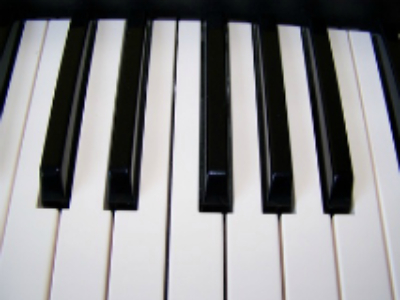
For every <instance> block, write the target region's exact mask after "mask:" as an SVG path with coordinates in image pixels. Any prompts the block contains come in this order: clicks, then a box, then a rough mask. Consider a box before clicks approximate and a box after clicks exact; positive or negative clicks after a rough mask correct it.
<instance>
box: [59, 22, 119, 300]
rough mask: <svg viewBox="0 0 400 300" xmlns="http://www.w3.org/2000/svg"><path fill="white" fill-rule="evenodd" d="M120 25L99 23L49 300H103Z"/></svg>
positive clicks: (106, 268) (109, 242)
mask: <svg viewBox="0 0 400 300" xmlns="http://www.w3.org/2000/svg"><path fill="white" fill-rule="evenodd" d="M124 24H125V22H124V21H99V23H98V29H97V33H96V41H95V45H94V49H93V58H92V64H91V70H90V75H89V82H88V90H87V95H86V101H85V111H84V114H83V118H82V124H81V126H82V127H81V133H80V142H79V148H78V156H77V161H76V168H75V178H74V186H73V190H72V196H71V204H70V209H66V210H63V211H62V213H61V217H60V229H59V234H58V240H57V249H56V254H55V263H54V273H53V285H52V289H51V299H57V300H58V299H68V300H69V299H85V300H86V299H91V300H96V299H105V298H106V296H107V283H108V265H109V252H110V244H111V230H112V212H111V211H107V210H104V209H103V206H104V197H105V182H106V173H107V167H108V156H109V148H110V146H109V145H110V142H111V129H112V121H113V112H114V102H115V94H116V86H117V78H118V71H119V62H120V54H121V49H122V40H123V33H124Z"/></svg>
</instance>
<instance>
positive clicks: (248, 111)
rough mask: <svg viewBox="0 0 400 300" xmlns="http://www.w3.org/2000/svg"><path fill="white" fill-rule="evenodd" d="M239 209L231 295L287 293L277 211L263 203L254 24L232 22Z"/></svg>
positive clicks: (233, 225) (231, 220)
mask: <svg viewBox="0 0 400 300" xmlns="http://www.w3.org/2000/svg"><path fill="white" fill-rule="evenodd" d="M229 42H230V43H229V55H230V70H231V103H232V104H231V105H232V108H231V110H232V137H233V147H232V149H233V188H234V191H233V195H234V200H233V203H234V209H233V213H232V214H228V215H227V216H226V226H227V228H226V230H227V261H228V265H227V273H228V274H227V276H228V299H229V300H232V299H282V283H281V264H280V261H281V260H280V245H279V229H278V217H277V216H276V215H273V214H272V215H271V214H263V213H262V208H261V181H260V165H259V164H260V159H259V147H258V130H257V112H256V91H255V78H254V66H253V61H254V59H253V46H252V45H253V43H252V33H251V25H243V24H234V23H231V24H229Z"/></svg>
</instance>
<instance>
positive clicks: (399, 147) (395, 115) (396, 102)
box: [372, 31, 400, 166]
mask: <svg viewBox="0 0 400 300" xmlns="http://www.w3.org/2000/svg"><path fill="white" fill-rule="evenodd" d="M372 38H373V39H372V40H373V44H374V48H375V56H376V60H377V63H378V68H379V73H380V76H381V81H382V86H383V91H384V93H385V99H386V107H387V110H388V113H389V118H390V125H391V128H392V135H393V140H394V144H395V147H396V153H397V162H398V163H399V166H400V40H399V37H398V35H397V33H396V32H390V31H388V32H386V33H385V34H383V35H380V34H373V35H372Z"/></svg>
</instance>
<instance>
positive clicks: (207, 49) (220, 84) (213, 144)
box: [200, 21, 232, 212]
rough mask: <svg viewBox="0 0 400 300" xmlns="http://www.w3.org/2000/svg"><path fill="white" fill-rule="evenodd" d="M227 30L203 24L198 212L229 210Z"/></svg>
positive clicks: (229, 140)
mask: <svg viewBox="0 0 400 300" xmlns="http://www.w3.org/2000/svg"><path fill="white" fill-rule="evenodd" d="M227 39H228V36H227V27H226V24H224V23H223V22H218V21H213V22H210V21H208V22H207V23H203V24H202V71H201V72H202V74H201V77H202V85H201V93H202V94H201V132H200V136H201V137H200V138H201V141H200V211H203V212H231V211H232V193H231V191H232V185H231V182H232V179H231V128H230V96H229V88H228V87H229V82H228V78H229V70H228V61H229V60H228V52H227V50H228V49H227V45H228V43H227Z"/></svg>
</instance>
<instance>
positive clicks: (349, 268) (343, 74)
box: [329, 30, 391, 300]
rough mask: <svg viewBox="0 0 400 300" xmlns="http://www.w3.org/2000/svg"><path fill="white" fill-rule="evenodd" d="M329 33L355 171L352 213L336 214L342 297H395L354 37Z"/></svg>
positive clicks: (334, 220) (335, 223)
mask: <svg viewBox="0 0 400 300" xmlns="http://www.w3.org/2000/svg"><path fill="white" fill-rule="evenodd" d="M329 37H330V41H331V47H332V53H333V56H334V62H335V67H336V72H337V78H338V83H339V90H340V94H341V98H342V107H343V113H344V117H345V123H346V129H347V136H348V141H349V147H350V155H351V160H352V163H353V172H354V186H353V208H352V213H351V214H349V215H335V216H334V217H333V225H334V231H335V241H336V253H337V263H338V274H339V279H340V287H341V294H342V299H344V300H346V299H391V291H390V280H389V273H388V269H387V262H386V253H385V246H384V238H383V235H382V233H383V232H382V227H381V222H380V216H379V206H378V200H377V194H376V189H375V182H374V177H373V168H372V163H371V158H370V152H369V147H368V138H367V132H366V128H365V125H364V120H363V113H362V104H361V103H360V94H359V91H358V85H357V77H356V73H355V71H354V67H353V57H352V53H351V49H350V45H349V41H348V35H347V33H346V32H345V31H339V30H330V31H329ZM363 51H365V49H364V50H363ZM377 80H378V79H377ZM374 101H378V102H379V99H376V98H374ZM385 147H386V146H385Z"/></svg>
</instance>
